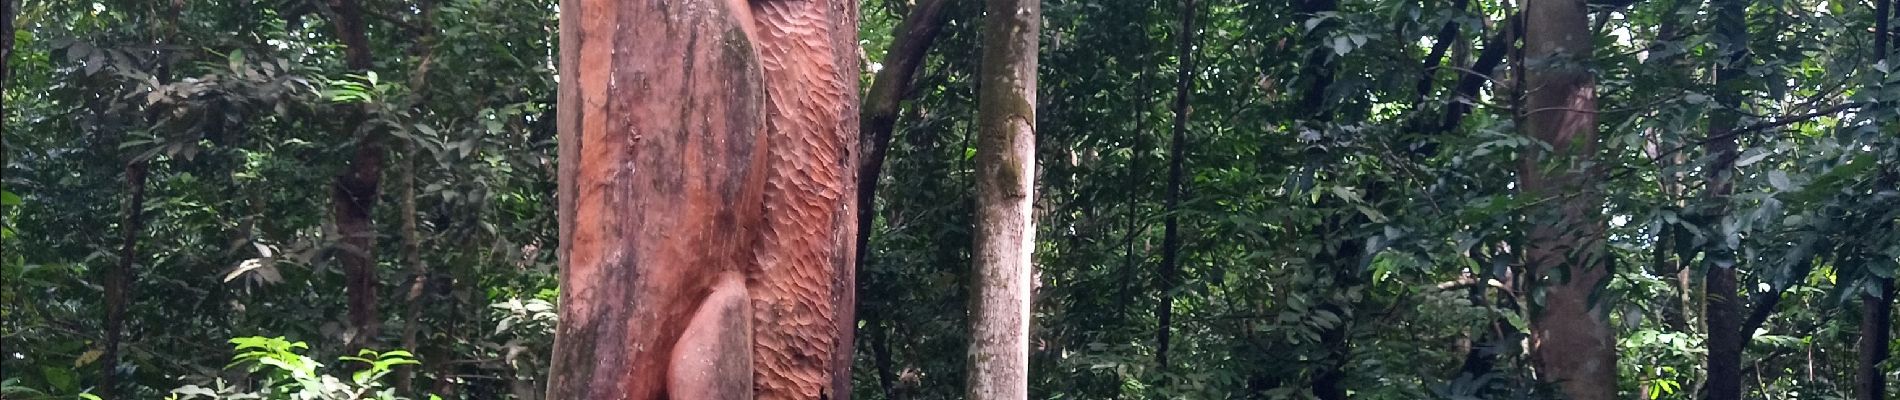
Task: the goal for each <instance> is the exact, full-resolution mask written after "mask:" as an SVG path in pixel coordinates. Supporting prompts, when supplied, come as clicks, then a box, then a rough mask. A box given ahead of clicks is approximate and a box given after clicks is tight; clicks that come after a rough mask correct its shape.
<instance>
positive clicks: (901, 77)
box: [856, 0, 949, 266]
mask: <svg viewBox="0 0 1900 400" xmlns="http://www.w3.org/2000/svg"><path fill="white" fill-rule="evenodd" d="M947 3H949V1H948V0H923V1H921V2H919V3H917V5H916V6H914V7H912V8H911V10H910V13H909V14H906V15H904V20H903V21H902V22H898V24H897V29H896V32H895V35H896V38H897V39H896V41H895V42H893V43H891V47H890V50H887V51H886V52H885V53H884V61H883V63H882V65H883V66H884V69H882V70H878V71H877V76H876V77H875V78H873V79H872V80H871V90H870V91H869V92H867V93H865V94H864V107H863V109H862V111H861V112H862V113H863V115H861V116H859V117H858V123H859V124H862V125H861V128H859V132H858V134H859V139H858V140H861V141H862V142H861V143H860V145H861V146H863V149H861V150H860V151H861V153H859V154H862V159H861V160H860V161H861V162H859V163H858V245H857V249H858V251H857V258H856V259H857V264H858V265H859V266H863V265H864V260H865V258H866V257H867V255H868V254H869V253H870V244H871V234H872V233H873V231H874V230H875V229H874V227H873V226H872V225H873V224H875V223H876V221H877V181H878V177H879V176H880V175H882V174H883V171H884V155H885V154H886V153H889V152H890V149H891V133H892V131H893V130H894V128H895V127H896V125H897V111H898V106H899V105H900V104H901V103H903V101H904V98H905V97H906V96H907V95H908V94H910V92H911V91H912V87H913V86H914V85H913V83H914V81H915V79H916V78H915V76H916V75H917V70H919V69H922V67H923V65H924V56H925V55H927V54H929V52H930V46H931V44H934V43H936V41H937V33H938V32H942V31H943V9H944V5H945V4H947Z"/></svg>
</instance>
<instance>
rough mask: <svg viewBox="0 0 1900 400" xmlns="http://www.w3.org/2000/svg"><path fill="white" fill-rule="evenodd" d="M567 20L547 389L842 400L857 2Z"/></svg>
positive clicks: (635, 4) (646, 3) (576, 15)
mask: <svg viewBox="0 0 1900 400" xmlns="http://www.w3.org/2000/svg"><path fill="white" fill-rule="evenodd" d="M562 8H563V9H564V10H566V12H563V13H562V14H561V47H562V48H561V56H560V58H561V62H560V69H561V71H560V72H561V75H562V76H563V77H571V79H562V80H561V87H560V116H559V118H558V119H559V125H560V131H561V133H560V134H561V140H560V160H561V169H560V191H559V196H558V198H559V202H560V209H561V215H560V218H561V250H560V254H561V256H562V263H563V265H564V268H562V284H563V286H564V287H563V289H562V292H561V310H560V314H561V323H560V327H559V328H558V329H557V331H556V334H555V351H554V356H553V360H552V362H553V370H552V371H551V373H550V383H549V386H548V394H549V396H548V397H549V398H557V399H580V398H630V399H656V398H673V399H741V398H763V399H816V398H831V399H842V398H846V397H848V396H849V395H850V393H849V391H848V390H847V389H848V384H849V379H850V375H849V368H850V363H849V361H850V356H851V349H852V346H851V328H852V327H853V322H854V319H853V317H852V314H851V310H852V304H853V302H854V299H853V298H852V292H851V290H852V288H853V280H852V264H851V261H852V257H853V246H852V244H853V239H854V237H855V229H854V227H855V224H854V221H853V219H852V217H853V216H854V215H855V214H853V211H852V207H851V206H852V200H853V198H854V195H855V193H856V184H855V180H854V179H852V178H853V174H852V172H854V171H855V168H856V163H857V159H856V156H857V151H856V150H857V127H858V121H857V112H856V106H857V103H856V102H855V101H853V100H854V99H853V98H852V96H854V95H856V93H857V82H858V63H857V58H856V57H857V47H856V46H857V43H856V40H857V35H856V27H857V12H856V10H857V5H856V4H855V3H853V2H849V1H843V0H819V1H805V2H759V3H748V2H747V1H745V0H686V1H659V0H634V1H613V0H564V1H562Z"/></svg>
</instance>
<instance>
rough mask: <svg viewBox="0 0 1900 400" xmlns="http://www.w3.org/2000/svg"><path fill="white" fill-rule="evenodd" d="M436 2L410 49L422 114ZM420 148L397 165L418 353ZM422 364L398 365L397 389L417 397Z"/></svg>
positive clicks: (424, 276)
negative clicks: (417, 224) (418, 164)
mask: <svg viewBox="0 0 1900 400" xmlns="http://www.w3.org/2000/svg"><path fill="white" fill-rule="evenodd" d="M433 3H434V1H432V0H421V1H419V2H418V3H417V4H416V7H417V8H419V9H420V10H421V11H422V14H421V15H419V16H418V18H417V22H416V24H415V25H416V26H417V27H419V28H420V30H421V32H424V33H423V36H421V37H420V38H418V39H417V40H416V43H415V44H414V46H415V47H414V48H412V49H411V51H410V52H411V53H412V54H416V55H418V56H419V57H420V59H419V60H417V61H416V70H415V72H413V73H412V75H411V76H410V77H409V88H410V90H411V91H412V92H411V93H412V94H411V96H410V99H409V107H410V108H411V109H415V110H417V115H422V111H423V110H421V108H422V104H423V102H424V101H426V100H428V95H427V94H426V93H427V88H428V86H429V67H430V66H431V65H432V64H434V62H435V50H434V49H435V47H434V45H435V43H434V42H435V37H434V32H435V28H434V27H433V25H434V21H433V20H434V18H433V16H434V15H435V5H434V4H433ZM418 150H420V148H419V146H417V145H416V142H415V140H414V139H410V140H408V141H405V142H403V146H402V150H401V151H402V153H403V156H402V164H400V165H399V166H398V167H397V168H399V169H400V170H401V171H400V175H399V177H398V178H397V179H399V180H401V182H399V183H398V184H399V185H402V186H401V187H402V189H401V193H400V195H399V197H400V200H399V201H400V207H402V210H401V214H402V262H403V264H404V265H408V266H409V287H408V289H407V290H406V292H405V293H403V303H404V304H405V305H406V306H407V307H408V308H407V309H406V310H404V311H403V319H402V348H403V349H404V350H408V351H410V352H413V353H415V354H426V353H424V352H423V351H422V349H421V346H422V342H421V337H420V335H421V333H422V312H423V310H425V309H427V308H428V300H429V299H428V298H427V297H425V296H423V295H424V294H425V293H426V292H427V291H428V288H429V265H428V264H424V263H422V237H421V232H420V231H419V230H417V229H416V217H417V215H416V172H417V171H416V168H417V167H416V158H417V157H421V156H422V153H421V152H420V151H418ZM420 361H423V362H436V361H439V360H426V359H425V360H420ZM419 367H422V366H420V365H404V366H400V367H397V371H396V372H397V374H396V390H398V391H400V392H401V393H402V394H404V395H409V396H411V397H414V394H415V380H416V370H417V369H420V368H419Z"/></svg>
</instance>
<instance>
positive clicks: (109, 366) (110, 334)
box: [0, 0, 147, 400]
mask: <svg viewBox="0 0 1900 400" xmlns="http://www.w3.org/2000/svg"><path fill="white" fill-rule="evenodd" d="M0 1H3V0H0ZM146 169H147V164H146V162H145V161H144V160H132V161H128V162H126V164H125V191H126V202H125V218H124V220H122V221H121V222H120V223H119V229H121V230H122V231H123V232H121V233H120V235H121V238H122V239H121V241H120V245H119V263H118V264H117V265H116V266H115V267H114V268H112V269H110V270H107V271H106V276H105V303H106V321H105V325H106V326H105V328H106V340H105V349H104V350H103V352H102V353H101V354H100V356H99V369H100V371H101V374H100V375H99V377H100V379H99V393H98V394H99V396H100V397H101V398H104V399H108V400H109V399H113V398H117V397H118V393H119V374H118V371H119V342H120V340H121V337H122V336H124V334H125V306H126V302H127V300H128V299H130V298H131V297H132V293H131V291H132V275H133V274H134V271H133V267H134V266H137V265H138V255H139V253H138V243H139V233H140V232H143V231H144V230H145V173H146Z"/></svg>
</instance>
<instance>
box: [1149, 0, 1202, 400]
mask: <svg viewBox="0 0 1900 400" xmlns="http://www.w3.org/2000/svg"><path fill="white" fill-rule="evenodd" d="M1194 14H1195V5H1194V0H1182V1H1181V32H1180V33H1179V35H1180V37H1181V41H1180V48H1179V50H1178V53H1177V54H1178V56H1179V57H1180V58H1181V60H1180V61H1181V65H1180V69H1179V70H1177V71H1175V78H1174V132H1173V137H1172V139H1170V140H1169V144H1168V191H1167V193H1165V194H1164V196H1165V197H1164V198H1163V199H1162V203H1163V204H1162V207H1164V208H1165V209H1166V210H1167V211H1165V212H1166V213H1167V216H1166V217H1165V218H1164V219H1163V221H1162V228H1161V271H1160V274H1159V278H1160V281H1161V282H1160V284H1159V285H1157V286H1158V289H1159V290H1160V291H1161V293H1160V296H1161V305H1160V306H1159V307H1157V308H1156V309H1155V316H1156V324H1157V325H1158V326H1157V327H1156V328H1155V365H1156V366H1157V370H1158V371H1160V372H1161V375H1162V378H1161V385H1162V386H1163V387H1165V386H1167V384H1168V379H1167V373H1168V340H1169V338H1168V336H1169V334H1170V333H1171V332H1170V331H1172V330H1173V328H1174V327H1173V325H1172V324H1173V322H1174V321H1173V318H1174V287H1175V286H1176V285H1177V283H1176V282H1175V281H1176V280H1178V279H1179V278H1178V275H1180V273H1181V227H1180V225H1181V218H1180V215H1179V211H1180V208H1181V186H1182V185H1183V182H1182V181H1183V180H1184V179H1186V178H1185V175H1186V174H1187V171H1186V169H1187V168H1186V165H1185V164H1186V162H1187V130H1188V112H1189V109H1188V100H1189V99H1190V97H1191V96H1193V94H1194V29H1195V26H1194Z"/></svg>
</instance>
